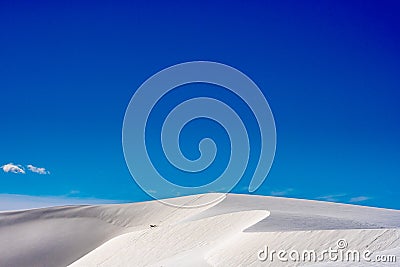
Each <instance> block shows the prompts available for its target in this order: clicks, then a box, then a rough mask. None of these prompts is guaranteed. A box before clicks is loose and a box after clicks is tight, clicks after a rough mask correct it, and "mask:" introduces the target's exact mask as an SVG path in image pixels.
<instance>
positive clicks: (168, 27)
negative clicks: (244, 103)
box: [0, 1, 400, 209]
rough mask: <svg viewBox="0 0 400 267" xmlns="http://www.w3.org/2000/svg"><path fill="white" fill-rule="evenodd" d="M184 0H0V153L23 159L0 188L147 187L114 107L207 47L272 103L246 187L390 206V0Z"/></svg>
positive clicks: (393, 7)
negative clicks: (266, 150)
mask: <svg viewBox="0 0 400 267" xmlns="http://www.w3.org/2000/svg"><path fill="white" fill-rule="evenodd" d="M190 2H192V1H179V2H175V3H161V2H160V3H158V2H152V3H147V1H143V2H135V3H133V2H128V1H127V2H123V1H120V2H118V3H116V2H115V1H96V2H95V1H93V2H86V1H68V2H62V3H59V2H54V1H41V2H39V3H38V2H37V1H2V2H1V3H0V25H1V26H0V27H1V34H0V90H1V105H0V114H1V124H0V125H1V126H0V127H1V128H0V129H1V131H0V165H4V164H8V163H14V164H16V165H21V166H23V167H24V169H25V172H26V173H25V174H14V173H11V172H8V173H5V172H1V174H0V194H19V195H31V196H62V197H71V198H91V199H92V198H95V199H114V200H124V201H139V200H146V199H149V197H148V196H147V195H146V194H145V193H143V192H142V191H141V190H140V188H139V187H138V186H137V185H136V184H135V182H134V180H133V179H132V178H131V176H130V173H129V171H128V169H127V167H126V164H125V161H124V157H123V152H122V145H121V129H122V122H123V117H124V113H125V109H126V107H127V105H128V103H129V100H130V98H131V97H132V95H133V94H134V92H135V90H136V88H138V87H139V86H140V85H141V83H143V82H144V81H145V80H146V79H147V78H149V77H150V76H151V75H153V74H154V73H156V72H158V71H160V70H162V69H163V68H165V67H168V66H171V65H174V64H177V63H182V62H187V61H193V60H210V61H217V62H221V63H224V64H228V65H231V66H233V67H235V68H237V69H239V70H241V71H242V72H244V73H246V74H247V75H248V76H249V77H250V78H251V79H252V80H253V81H255V82H256V83H257V85H258V86H259V87H260V88H261V89H262V90H263V93H264V95H265V96H266V98H267V99H268V102H269V104H270V106H271V109H272V111H273V114H274V117H275V122H276V127H277V137H278V142H277V151H276V157H275V162H274V165H273V167H272V169H271V172H270V174H269V176H268V178H267V180H266V181H265V182H264V184H263V185H262V186H261V187H260V188H259V190H258V191H257V192H256V193H257V194H266V195H271V194H272V195H279V196H289V197H300V198H308V199H320V200H328V201H338V202H345V203H356V204H363V205H372V206H379V207H388V208H397V209H400V202H399V201H398V200H399V197H400V195H399V190H398V188H399V185H400V164H399V162H400V138H399V137H400V108H399V104H398V102H399V99H400V91H399V88H400V76H399V75H398V74H399V70H400V51H399V49H398V48H399V47H400V18H399V17H398V14H399V11H400V5H399V3H398V2H397V1H380V2H377V1H307V2H304V1H303V2H298V1H265V3H264V2H262V1H257V2H254V3H252V4H249V3H245V2H244V1H229V2H218V3H216V2H214V1H210V2H206V1H201V2H198V3H190ZM349 2H350V3H349ZM193 90H194V91H193V92H194V94H196V88H194V89H193ZM167 104H168V103H167ZM201 123H204V122H199V123H198V125H197V126H200V127H201ZM194 126H196V125H194ZM194 126H193V127H194ZM210 127H211V128H212V127H213V126H210ZM212 129H214V130H215V133H216V134H217V135H218V133H220V130H219V129H218V127H214V128H212ZM156 130H157V129H156V127H155V129H154V133H156V132H157V131H156ZM186 135H187V136H188V134H186ZM222 135H223V133H222ZM222 139H223V136H222ZM222 141H223V140H222ZM186 142H187V143H183V144H186V145H187V146H186V147H183V148H182V149H183V150H184V151H187V153H188V155H190V153H194V154H193V155H192V156H193V157H195V156H196V154H195V152H193V151H196V150H192V149H191V147H192V146H190V145H193V142H191V141H190V139H189V140H188V141H186ZM221 146H224V144H222V145H221ZM191 151H192V152H191ZM221 162H224V159H223V157H222V158H221ZM27 165H32V166H34V167H42V168H45V169H46V170H48V171H49V172H50V174H39V173H37V172H31V171H29V169H28V167H27ZM216 172H218V170H216ZM249 181H250V176H249V175H245V177H244V178H243V180H242V181H241V183H240V184H238V186H237V187H236V188H235V189H234V192H241V193H245V190H244V188H245V187H246V185H248V183H249Z"/></svg>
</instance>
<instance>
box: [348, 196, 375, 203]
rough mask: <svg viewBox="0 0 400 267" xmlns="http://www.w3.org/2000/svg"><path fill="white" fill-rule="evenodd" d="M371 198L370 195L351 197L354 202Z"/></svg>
mask: <svg viewBox="0 0 400 267" xmlns="http://www.w3.org/2000/svg"><path fill="white" fill-rule="evenodd" d="M368 199H370V197H366V196H359V197H352V198H350V200H349V201H350V202H352V203H357V202H363V201H366V200H368Z"/></svg>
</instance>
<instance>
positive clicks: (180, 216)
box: [0, 194, 400, 267]
mask: <svg viewBox="0 0 400 267" xmlns="http://www.w3.org/2000/svg"><path fill="white" fill-rule="evenodd" d="M214 197H215V195H213V194H205V195H196V196H187V197H181V198H176V199H174V201H176V203H177V204H179V203H188V202H189V203H191V204H196V203H204V201H206V200H208V199H212V198H214ZM150 225H157V227H150ZM338 239H345V240H346V241H347V242H348V248H349V249H359V250H362V249H369V250H371V251H372V252H375V253H378V252H380V253H388V254H390V255H399V252H400V212H399V211H395V210H386V209H377V208H368V207H361V206H353V205H343V204H335V203H327V202H318V201H308V200H297V199H287V198H276V197H265V196H249V195H236V194H229V195H227V197H226V198H225V199H223V200H222V201H221V202H219V203H212V204H210V205H208V206H203V207H200V208H190V209H188V208H183V209H182V208H181V209H180V208H176V207H172V206H166V205H164V204H162V203H159V202H157V201H151V202H143V203H134V204H115V205H99V206H70V207H54V208H45V209H36V210H28V211H18V212H6V213H1V214H0V240H1V241H2V242H1V243H0V253H1V258H0V266H7V267H9V266H11V267H12V266H16V267H23V266H67V265H71V266H85V267H86V266H274V265H278V266H297V265H299V264H300V265H304V264H311V265H314V266H325V265H326V264H330V265H328V266H337V264H338V263H327V262H324V263H322V265H321V263H317V262H311V263H308V262H301V263H298V262H280V261H278V260H275V261H273V262H270V261H268V260H267V261H265V262H261V261H259V260H258V258H257V252H258V251H259V250H260V249H262V248H264V247H265V246H266V245H268V247H269V248H270V249H275V250H279V249H285V250H289V249H297V250H299V251H301V250H304V249H315V250H317V251H318V250H322V249H327V248H328V247H335V246H336V242H337V240H338ZM399 256H400V255H399ZM398 262H400V258H398ZM398 262H397V264H398ZM339 266H346V265H344V263H340V265H339ZM348 266H356V264H355V263H354V262H353V263H351V264H350V265H348ZM359 266H367V265H366V263H365V262H364V263H360V265H359ZM371 266H381V265H376V264H371ZM388 266H396V263H395V264H393V263H391V264H388Z"/></svg>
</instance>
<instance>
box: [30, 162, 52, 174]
mask: <svg viewBox="0 0 400 267" xmlns="http://www.w3.org/2000/svg"><path fill="white" fill-rule="evenodd" d="M26 167H27V168H28V170H30V171H31V172H34V173H37V174H50V172H49V171H48V170H46V169H45V168H39V167H35V166H33V165H30V164H29V165H28V166H26Z"/></svg>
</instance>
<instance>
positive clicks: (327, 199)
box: [316, 194, 346, 202]
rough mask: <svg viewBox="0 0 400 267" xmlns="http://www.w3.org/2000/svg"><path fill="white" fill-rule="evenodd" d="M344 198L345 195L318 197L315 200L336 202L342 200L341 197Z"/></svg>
mask: <svg viewBox="0 0 400 267" xmlns="http://www.w3.org/2000/svg"><path fill="white" fill-rule="evenodd" d="M345 196H346V194H334V195H326V196H320V197H317V198H316V199H320V200H325V201H331V202H337V201H340V200H342V199H343V197H345Z"/></svg>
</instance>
